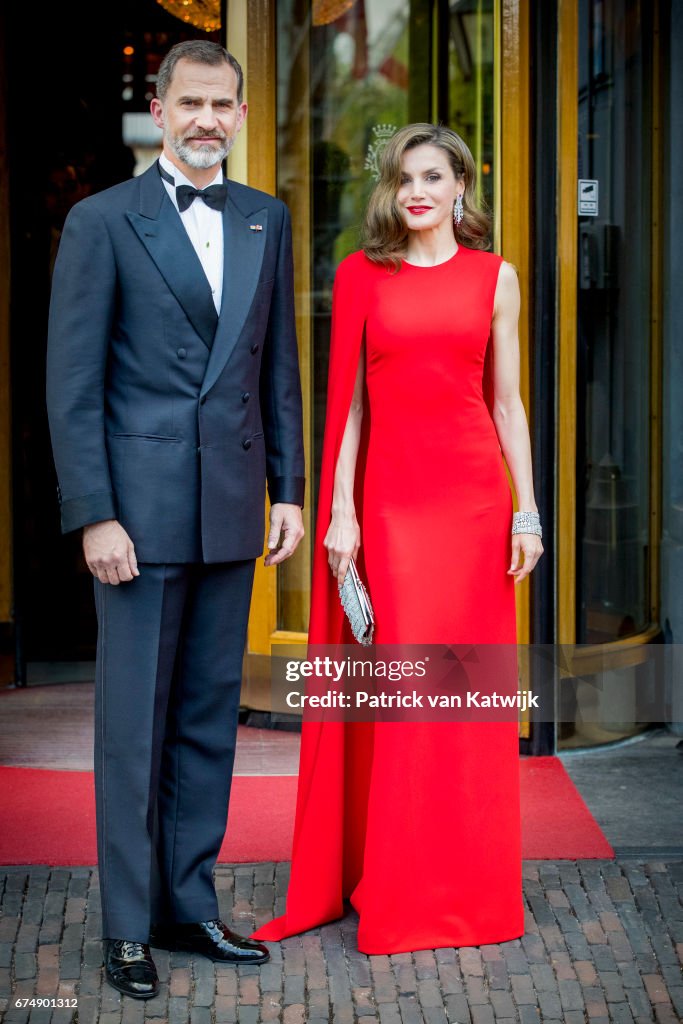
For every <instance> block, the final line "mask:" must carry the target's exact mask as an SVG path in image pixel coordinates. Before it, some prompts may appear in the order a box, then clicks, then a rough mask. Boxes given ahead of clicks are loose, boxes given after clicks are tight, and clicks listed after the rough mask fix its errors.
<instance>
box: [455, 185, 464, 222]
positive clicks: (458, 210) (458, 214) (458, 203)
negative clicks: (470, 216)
mask: <svg viewBox="0 0 683 1024" xmlns="http://www.w3.org/2000/svg"><path fill="white" fill-rule="evenodd" d="M464 215H465V214H464V211H463V208H462V195H461V193H460V192H458V194H457V196H456V197H455V203H454V204H453V221H454V223H455V224H456V225H459V224H460V222H461V221H462V218H463V217H464Z"/></svg>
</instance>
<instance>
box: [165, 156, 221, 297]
mask: <svg viewBox="0 0 683 1024" xmlns="http://www.w3.org/2000/svg"><path fill="white" fill-rule="evenodd" d="M159 163H160V164H161V166H162V167H163V169H164V170H165V171H167V173H168V174H170V175H171V177H172V178H173V179H174V182H175V184H174V185H171V183H170V182H169V181H166V179H165V178H162V179H161V180H162V181H163V183H164V187H165V189H166V191H167V192H168V196H169V198H170V200H171V202H172V203H173V205H174V206H175V208H176V210H178V200H177V199H176V194H175V190H176V185H189V186H190V187H191V188H196V187H197V186H196V185H193V183H192V182H191V181H190V180H189V178H186V177H185V175H184V174H183V172H182V171H179V170H178V168H177V167H176V166H175V164H172V163H171V161H170V160H169V159H168V157H167V156H166V155H165V154H164V153H162V154H161V156H160V157H159ZM224 181H225V179H224V177H223V169H222V167H220V166H219V168H218V170H217V172H216V177H215V178H214V179H213V181H210V182H209V185H222V184H223V182H224ZM207 187H208V186H207ZM178 214H179V216H180V219H181V221H182V222H183V226H184V228H185V230H186V231H187V234H188V236H189V239H190V241H191V242H192V245H193V247H194V251H195V252H196V253H197V256H198V257H199V262H200V263H201V265H202V267H203V268H204V273H205V274H206V279H207V281H208V282H209V285H210V287H211V295H212V298H213V304H214V306H215V307H216V312H217V313H220V311H221V299H222V297H223V215H222V213H221V211H220V210H212V209H211V207H210V206H207V205H206V203H205V202H204V200H203V199H199V198H197V199H194V200H193V201H192V202H191V203H190V205H189V206H188V208H187V209H186V210H184V211H183V212H182V213H180V210H178Z"/></svg>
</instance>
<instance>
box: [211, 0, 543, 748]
mask: <svg viewBox="0 0 683 1024" xmlns="http://www.w3.org/2000/svg"><path fill="white" fill-rule="evenodd" d="M440 6H441V5H440V4H439V3H438V2H435V3H434V5H433V10H434V26H435V29H436V30H437V32H438V28H437V26H438V21H439V19H438V10H439V8H440ZM275 17H276V9H275V5H274V4H271V3H269V0H231V2H230V4H229V5H228V22H227V38H228V47H229V48H230V46H232V48H233V49H234V52H235V53H236V55H237V56H238V58H239V59H240V61H241V63H242V64H243V68H244V71H245V83H246V99H247V102H248V104H249V114H248V117H247V120H246V122H245V126H244V128H243V130H242V132H241V134H240V138H239V140H238V142H237V143H236V145H235V147H234V150H233V153H232V154H231V156H230V163H229V174H230V176H231V177H234V178H237V179H238V180H242V181H244V182H245V183H247V184H249V185H252V186H253V187H256V188H261V189H263V190H264V191H267V192H270V193H271V194H275V192H276V188H277V141H276V131H277V117H276V87H277V79H276V60H275V54H276V34H275ZM435 34H436V33H435ZM494 47H495V59H494V74H495V76H496V77H495V83H494V85H495V101H494V102H495V138H496V156H497V159H496V161H495V179H494V195H495V204H494V205H495V211H496V214H495V219H494V249H495V251H496V252H499V253H501V254H502V255H503V256H504V257H505V259H506V260H508V261H509V262H510V263H512V264H513V265H514V266H515V267H516V268H517V271H518V273H519V277H520V285H521V293H522V308H521V315H520V323H519V340H520V392H521V396H522V400H523V402H524V405H525V408H526V410H527V415H528V418H529V422H530V428H531V429H533V409H532V408H531V400H532V399H531V394H532V392H531V370H530V365H531V360H530V343H531V313H532V310H531V295H532V289H531V277H530V275H531V273H532V257H531V226H530V225H531V216H530V203H531V191H530V167H531V163H530V88H531V82H530V71H529V68H530V16H529V6H528V4H526V3H525V2H524V0H494ZM434 52H435V53H440V52H443V47H439V46H438V41H437V42H435V46H434ZM307 73H308V69H307V68H306V67H304V68H303V73H302V80H303V82H305V83H307V81H308V79H307ZM435 73H436V72H435ZM301 92H302V97H301V100H302V101H303V102H305V101H306V100H307V93H306V95H305V96H304V95H303V93H305V92H306V89H305V88H303V87H302V90H301ZM436 93H437V90H436V89H434V90H433V95H434V100H435V103H436ZM434 116H435V117H436V116H437V115H436V112H435V114H434ZM503 128H504V130H503ZM307 146H308V144H307V140H305V139H302V140H301V146H300V147H299V155H300V158H301V168H300V171H301V173H300V176H299V178H298V180H299V184H300V185H301V188H300V189H299V191H298V194H299V196H300V197H301V200H300V202H299V205H298V207H297V209H296V210H294V209H292V216H293V218H294V217H295V216H296V217H297V218H300V220H299V224H301V223H303V224H304V227H303V229H301V228H299V232H298V236H299V237H304V238H307V239H310V223H309V217H310V213H309V204H308V201H307V196H308V190H309V186H310V169H309V159H308V156H309V154H308V148H307ZM503 183H504V188H503ZM510 196H514V197H515V201H514V202H510V201H509V197H510ZM294 201H295V202H296V199H295V198H294ZM291 205H292V203H291V201H290V206H291ZM302 250H305V251H302ZM294 261H295V290H296V294H297V309H296V315H297V331H298V337H299V357H300V363H301V375H302V384H303V392H304V431H305V438H306V441H307V452H306V464H307V477H308V479H310V452H311V450H312V445H311V423H312V409H311V387H310V382H311V363H312V361H311V352H310V345H311V334H310V317H309V306H310V301H309V281H310V276H309V275H310V243H309V245H308V246H304V247H301V246H299V247H297V246H296V244H295V249H294ZM304 514H305V517H306V522H305V527H306V530H307V536H310V530H311V528H312V522H311V511H310V507H308V508H307V509H305V512H304ZM303 543H306V541H305V540H304V542H303ZM308 572H309V577H308V581H307V585H308V586H309V587H310V560H309V563H308ZM515 596H516V602H517V622H518V642H519V643H528V642H529V641H530V629H531V626H530V623H531V590H530V585H529V582H528V581H527V583H525V584H524V585H523V586H522V587H520V588H516V594H515ZM277 601H278V583H277V570H275V571H274V570H272V569H266V568H265V567H264V566H263V564H262V563H261V562H259V563H257V567H256V575H255V580H254V595H253V600H252V608H251V615H250V620H249V630H248V641H247V654H246V658H245V688H244V691H243V702H250V703H249V706H257V707H259V708H262V709H264V710H265V709H266V708H267V707H269V703H268V693H267V692H266V691H267V683H266V680H267V679H269V674H270V666H269V655H270V652H271V647H272V645H273V644H282V643H288V644H305V642H306V640H307V634H306V633H299V632H291V631H286V630H281V629H278V622H277V615H278V609H277ZM525 734H526V735H528V723H527V725H526V726H523V730H522V735H525Z"/></svg>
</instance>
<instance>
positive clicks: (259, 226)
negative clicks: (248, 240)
mask: <svg viewBox="0 0 683 1024" xmlns="http://www.w3.org/2000/svg"><path fill="white" fill-rule="evenodd" d="M249 230H250V231H263V224H250V225H249Z"/></svg>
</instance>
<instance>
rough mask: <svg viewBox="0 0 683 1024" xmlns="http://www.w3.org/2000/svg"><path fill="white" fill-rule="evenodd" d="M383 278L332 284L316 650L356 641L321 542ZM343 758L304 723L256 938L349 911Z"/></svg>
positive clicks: (357, 262) (316, 724) (356, 267)
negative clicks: (280, 845) (274, 893)
mask: <svg viewBox="0 0 683 1024" xmlns="http://www.w3.org/2000/svg"><path fill="white" fill-rule="evenodd" d="M377 272H380V273H381V272H382V269H381V268H378V267H376V266H375V265H374V264H372V263H371V262H370V261H369V260H368V259H367V257H366V256H365V255H364V253H362V252H357V253H353V254H352V255H351V256H348V257H347V258H346V259H345V260H343V262H342V263H340V265H339V267H338V269H337V273H336V276H335V280H334V288H333V293H332V333H331V341H330V360H329V372H328V382H327V411H326V419H325V434H324V438H323V454H322V464H321V472H320V489H319V498H318V514H317V523H316V531H315V539H314V551H313V579H312V587H311V618H310V625H309V635H308V638H309V643H310V644H338V643H354V642H355V641H354V640H353V637H352V635H351V632H350V630H349V629H348V624H347V623H346V619H345V617H344V614H343V611H342V608H341V604H340V601H339V593H338V588H337V583H336V580H335V578H334V577H333V575H332V573H331V572H330V569H329V566H328V563H327V551H326V549H325V548H324V546H323V540H324V538H325V534H326V533H327V528H328V526H329V524H330V512H331V508H332V495H333V486H334V474H335V469H336V465H337V459H338V457H339V450H340V448H341V443H342V439H343V436H344V430H345V428H346V421H347V419H348V414H349V408H350V406H351V399H352V397H353V389H354V385H355V381H356V371H357V368H358V358H359V355H360V350H361V344H362V341H363V334H364V329H365V321H366V313H367V307H368V300H369V291H370V285H371V279H372V275H373V274H374V273H377ZM384 272H386V271H384ZM368 425H369V416H368V415H367V402H366V403H365V408H364V413H363V430H362V433H361V443H360V447H359V452H358V460H357V463H356V477H355V482H356V488H355V500H356V514H357V516H358V519H359V522H360V523H361V542H362V482H363V476H364V467H365V450H366V447H367V431H368ZM361 553H362V547H361ZM358 562H359V571H363V569H364V567H363V564H362V554H361V555H359V559H358ZM344 754H345V724H344V723H343V722H326V721H307V720H306V718H304V721H303V723H302V730H301V753H300V758H299V783H298V788H297V803H296V815H295V820H294V840H293V845H292V869H291V874H290V881H289V889H288V892H287V905H286V912H285V913H284V914H283V915H282V916H281V917H278V918H275V920H273V921H269V922H268V923H267V924H265V925H263V926H262V927H261V928H259V929H258V930H257V931H256V932H254V934H253V936H252V938H256V939H266V940H270V941H277V940H279V939H282V938H285V937H286V936H288V935H296V934H299V933H300V932H303V931H307V930H308V929H309V928H315V927H317V926H318V925H320V924H323V923H325V922H326V921H331V920H334V919H335V918H338V917H341V916H342V914H343V913H344V908H343V895H344V894H343V885H344V881H343V878H344V796H345V779H346V771H345V756H344Z"/></svg>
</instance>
